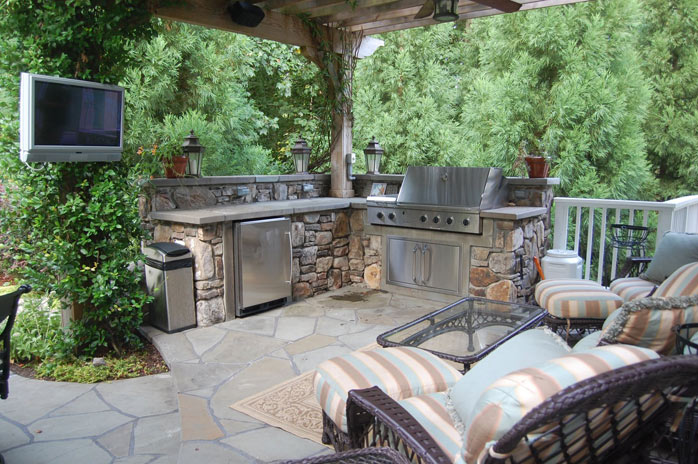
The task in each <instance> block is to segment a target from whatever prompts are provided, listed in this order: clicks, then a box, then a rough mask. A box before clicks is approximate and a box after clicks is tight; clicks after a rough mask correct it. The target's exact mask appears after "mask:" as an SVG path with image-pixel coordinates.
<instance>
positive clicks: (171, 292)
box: [143, 242, 196, 333]
mask: <svg viewBox="0 0 698 464" xmlns="http://www.w3.org/2000/svg"><path fill="white" fill-rule="evenodd" d="M143 253H144V254H145V256H146V258H145V284H146V287H147V289H148V294H149V295H152V296H153V297H154V300H153V302H152V303H151V305H150V315H149V321H150V323H151V324H152V325H153V326H154V327H157V328H158V329H160V330H163V331H165V332H167V333H172V332H177V331H180V330H184V329H189V328H191V327H196V310H195V309H194V290H193V287H194V277H193V274H192V264H193V261H192V255H191V252H190V251H189V249H188V248H187V247H185V246H182V245H179V244H177V243H171V242H156V243H151V244H150V245H148V246H146V247H145V248H144V249H143Z"/></svg>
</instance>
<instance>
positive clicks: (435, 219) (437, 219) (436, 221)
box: [432, 216, 441, 224]
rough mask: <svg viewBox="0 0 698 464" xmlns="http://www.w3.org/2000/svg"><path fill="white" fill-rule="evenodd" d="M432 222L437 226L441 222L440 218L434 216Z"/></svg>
mask: <svg viewBox="0 0 698 464" xmlns="http://www.w3.org/2000/svg"><path fill="white" fill-rule="evenodd" d="M432 220H433V221H434V224H438V223H439V222H441V218H440V217H439V216H434V219H432Z"/></svg>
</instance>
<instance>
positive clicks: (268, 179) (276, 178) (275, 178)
mask: <svg viewBox="0 0 698 464" xmlns="http://www.w3.org/2000/svg"><path fill="white" fill-rule="evenodd" d="M255 181H256V182H259V183H268V182H278V181H279V176H255Z"/></svg>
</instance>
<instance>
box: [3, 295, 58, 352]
mask: <svg viewBox="0 0 698 464" xmlns="http://www.w3.org/2000/svg"><path fill="white" fill-rule="evenodd" d="M0 291H1V290H0ZM44 301H46V298H42V297H41V296H37V295H32V296H25V297H23V302H24V307H23V309H22V311H21V312H20V313H18V314H17V319H15V325H14V327H13V328H12V341H11V343H10V357H11V358H12V359H13V360H14V361H16V362H17V361H19V362H31V361H34V360H38V359H45V358H51V357H54V356H56V355H57V354H59V352H60V348H61V347H64V346H65V344H66V343H69V342H67V341H66V334H65V333H64V332H63V330H62V329H61V316H60V313H59V312H58V311H56V310H55V309H54V310H52V309H51V308H49V307H48V304H42V302H44Z"/></svg>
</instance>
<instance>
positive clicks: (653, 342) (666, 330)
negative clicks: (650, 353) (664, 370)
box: [601, 295, 698, 355]
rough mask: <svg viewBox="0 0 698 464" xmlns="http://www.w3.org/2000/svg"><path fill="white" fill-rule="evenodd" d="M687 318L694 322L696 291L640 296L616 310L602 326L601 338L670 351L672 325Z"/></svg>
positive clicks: (697, 302)
mask: <svg viewBox="0 0 698 464" xmlns="http://www.w3.org/2000/svg"><path fill="white" fill-rule="evenodd" d="M691 322H698V295H692V296H681V297H677V298H655V297H650V298H642V299H639V300H635V301H630V302H628V303H625V304H624V305H623V307H622V308H621V309H619V310H618V314H617V315H616V317H615V318H614V320H613V322H612V323H611V324H609V325H608V326H606V327H604V328H603V330H602V333H601V342H602V343H603V342H605V343H626V344H628V345H635V346H641V347H645V348H650V349H652V350H654V351H656V352H657V353H659V354H664V355H667V354H672V353H674V352H675V351H676V334H675V333H674V332H673V331H672V330H671V329H672V327H675V326H677V325H679V324H688V323H691Z"/></svg>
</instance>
